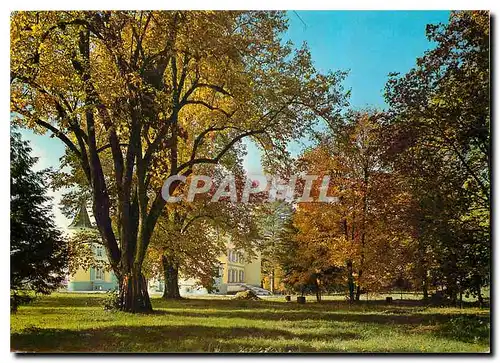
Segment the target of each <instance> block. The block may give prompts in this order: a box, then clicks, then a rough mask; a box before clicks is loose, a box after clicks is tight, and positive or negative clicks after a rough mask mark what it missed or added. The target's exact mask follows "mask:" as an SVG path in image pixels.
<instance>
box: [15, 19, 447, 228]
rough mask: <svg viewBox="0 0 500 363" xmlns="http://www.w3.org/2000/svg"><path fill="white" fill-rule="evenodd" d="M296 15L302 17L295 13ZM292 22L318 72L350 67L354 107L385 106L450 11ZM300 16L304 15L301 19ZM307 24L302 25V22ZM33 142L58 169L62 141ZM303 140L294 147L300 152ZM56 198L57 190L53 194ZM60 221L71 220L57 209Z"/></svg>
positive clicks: (292, 35) (250, 167) (255, 158)
mask: <svg viewBox="0 0 500 363" xmlns="http://www.w3.org/2000/svg"><path fill="white" fill-rule="evenodd" d="M297 14H298V15H297ZM288 15H289V18H290V22H289V29H288V32H287V33H286V34H285V38H286V39H290V40H292V41H293V42H294V43H295V44H296V45H299V46H300V45H301V44H302V43H303V42H304V41H306V42H307V43H308V45H309V47H310V49H311V54H312V59H313V61H314V64H315V66H316V67H317V69H318V70H320V71H323V72H326V71H328V70H348V71H349V75H348V77H347V79H346V80H345V82H344V88H345V89H351V98H350V105H351V107H353V108H362V107H366V106H372V107H378V108H384V107H385V103H384V98H383V88H384V85H385V83H386V81H387V75H388V73H390V72H402V73H405V72H407V71H408V70H409V69H410V68H412V67H413V66H414V65H415V60H416V58H417V57H418V56H421V55H422V54H423V52H424V51H425V50H426V49H429V48H430V47H432V44H431V43H429V41H428V40H427V38H426V37H425V26H426V24H429V23H439V22H443V23H446V22H447V20H448V17H449V12H448V11H298V12H297V13H295V12H292V11H290V12H288ZM299 17H300V18H299ZM301 19H302V21H303V22H304V23H305V25H304V24H303V22H302V21H301ZM23 134H24V136H25V137H26V138H28V139H29V140H30V141H31V145H32V148H33V154H35V155H36V156H39V157H40V160H39V164H38V167H39V168H45V167H49V166H53V167H57V166H58V165H59V164H58V163H59V158H60V157H61V156H62V155H63V152H64V145H63V144H62V142H60V141H59V140H57V139H56V138H49V137H48V136H40V135H34V134H33V133H32V132H30V131H26V132H23ZM247 146H248V155H247V157H246V158H245V160H244V166H245V168H246V169H247V171H248V172H249V173H251V174H256V173H257V174H258V173H261V167H260V152H259V150H258V149H257V148H256V147H255V145H252V144H251V143H247ZM300 149H301V143H294V145H292V146H291V147H290V150H291V151H292V152H293V153H294V154H296V153H297V152H299V151H300ZM53 195H54V197H55V198H56V202H57V200H58V199H59V198H58V193H57V192H56V193H54V194H53ZM54 212H55V214H56V221H57V223H58V224H59V225H60V226H61V227H66V226H67V225H68V221H67V220H66V219H65V218H64V216H62V214H61V213H60V212H59V210H58V209H54Z"/></svg>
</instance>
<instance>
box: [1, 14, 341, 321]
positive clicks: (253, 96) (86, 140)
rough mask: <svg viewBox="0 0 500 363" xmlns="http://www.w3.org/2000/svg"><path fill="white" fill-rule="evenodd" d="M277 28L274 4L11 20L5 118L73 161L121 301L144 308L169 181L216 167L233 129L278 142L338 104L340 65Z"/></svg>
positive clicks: (233, 139)
mask: <svg viewBox="0 0 500 363" xmlns="http://www.w3.org/2000/svg"><path fill="white" fill-rule="evenodd" d="M286 24H287V22H286V16H285V13H283V12H233V11H231V12H212V11H204V12H181V11H45V12H39V11H29V12H14V13H13V14H12V15H11V112H12V114H13V115H14V116H13V121H14V122H16V123H18V124H21V125H23V126H24V127H29V128H31V129H34V130H36V131H38V132H42V133H43V132H51V133H52V134H53V135H54V136H56V137H57V138H59V139H60V140H61V141H62V142H64V143H65V145H66V146H67V148H68V149H69V150H70V151H71V152H72V154H73V155H74V156H75V157H76V158H77V160H78V162H79V164H80V166H81V169H82V170H83V172H84V175H85V178H86V180H87V182H88V184H89V186H90V187H91V194H92V204H93V210H94V216H95V219H96V224H97V227H98V229H99V232H100V234H101V237H102V239H103V242H104V244H105V246H106V250H107V255H108V259H109V261H110V264H111V267H112V269H113V271H114V272H115V274H116V276H117V277H118V279H119V283H120V306H121V309H122V310H124V311H130V312H141V311H150V310H151V309H152V307H151V303H150V300H149V296H148V293H147V288H146V281H145V278H144V276H143V274H142V264H143V261H144V257H145V255H146V250H147V247H148V245H149V242H150V240H151V236H152V234H153V231H154V227H155V225H156V222H157V220H158V218H159V216H160V215H161V212H162V210H163V208H164V206H165V203H166V202H165V201H164V200H163V199H162V197H161V193H160V191H161V186H162V182H163V181H164V180H165V179H166V178H167V177H168V176H170V175H176V174H183V175H189V174H190V173H192V170H193V167H194V166H195V165H197V164H202V163H204V164H216V163H218V162H219V161H220V160H221V158H222V157H223V156H224V155H225V154H226V153H227V152H228V150H230V149H231V148H233V147H234V146H235V145H237V144H238V143H239V141H241V140H242V139H243V138H244V137H253V138H255V139H257V140H258V141H259V144H260V145H263V146H265V147H267V148H269V149H270V150H282V149H283V146H284V145H285V144H286V143H287V141H288V140H289V139H291V138H292V137H296V136H300V135H301V134H302V133H303V131H304V130H306V129H307V128H308V127H309V126H310V125H311V123H313V122H314V121H315V120H316V118H317V117H318V116H321V117H324V118H331V117H333V116H334V114H335V113H336V112H337V107H338V106H339V105H340V104H341V103H342V102H343V100H344V95H343V94H342V93H341V90H340V89H339V87H338V82H339V81H340V80H341V79H342V77H343V74H339V73H330V74H326V75H323V74H318V73H317V72H316V70H315V69H314V67H313V66H312V63H311V58H310V54H309V52H308V50H307V48H306V47H305V46H304V47H302V48H300V49H298V50H294V48H293V47H292V45H291V44H289V43H283V41H282V37H281V36H282V34H283V32H284V31H285V30H286V26H287V25H286ZM273 146H278V147H277V148H274V147H273ZM106 158H107V160H112V163H111V168H110V169H111V170H110V171H109V172H105V168H104V166H103V160H105V159H106ZM177 187H178V184H172V186H171V190H170V191H171V192H174V191H175V189H176V188H177ZM112 215H113V216H115V222H116V223H115V224H116V226H113V223H112V218H111V217H112Z"/></svg>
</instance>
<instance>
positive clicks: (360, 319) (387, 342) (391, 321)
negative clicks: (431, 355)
mask: <svg viewBox="0 0 500 363" xmlns="http://www.w3.org/2000/svg"><path fill="white" fill-rule="evenodd" d="M103 299H104V296H103V295H99V294H69V293H67V294H65V293H60V294H53V295H51V296H48V297H42V298H40V299H39V300H37V301H36V302H35V303H33V304H31V305H28V306H23V307H21V308H20V309H19V312H18V313H17V314H15V315H11V349H12V350H13V351H23V352H88V351H91V352H269V353H274V352H488V351H489V334H490V312H489V309H479V308H465V309H458V308H434V307H424V306H418V305H416V303H415V302H407V303H404V304H403V303H397V302H396V303H395V304H392V305H386V304H385V303H384V302H382V301H372V302H365V301H363V302H360V303H358V304H355V305H349V304H348V303H347V302H344V301H339V300H330V301H325V302H322V303H319V304H318V303H314V302H309V301H308V303H307V304H306V305H298V304H297V303H294V302H290V303H286V302H284V299H282V300H283V301H278V299H271V300H263V301H233V300H224V299H210V300H208V299H202V298H197V299H185V300H182V301H172V302H167V301H163V300H161V299H160V298H159V297H154V298H153V299H152V300H153V306H154V308H155V313H153V314H148V315H142V314H141V315H133V314H127V313H119V312H109V311H105V310H104V309H103V307H102V303H103ZM308 300H310V299H308Z"/></svg>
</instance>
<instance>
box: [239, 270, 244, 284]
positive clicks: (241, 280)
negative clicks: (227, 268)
mask: <svg viewBox="0 0 500 363" xmlns="http://www.w3.org/2000/svg"><path fill="white" fill-rule="evenodd" d="M240 282H243V270H240Z"/></svg>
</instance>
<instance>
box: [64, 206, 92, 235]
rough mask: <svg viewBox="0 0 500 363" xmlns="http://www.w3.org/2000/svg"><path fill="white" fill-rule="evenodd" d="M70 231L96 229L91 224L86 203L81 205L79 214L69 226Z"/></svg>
mask: <svg viewBox="0 0 500 363" xmlns="http://www.w3.org/2000/svg"><path fill="white" fill-rule="evenodd" d="M68 228H70V229H75V228H94V226H93V225H92V223H91V222H90V217H89V214H88V212H87V206H86V203H85V202H82V204H81V205H80V209H79V210H78V213H77V214H76V215H75V218H74V219H73V222H71V224H70V225H69V226H68Z"/></svg>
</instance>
